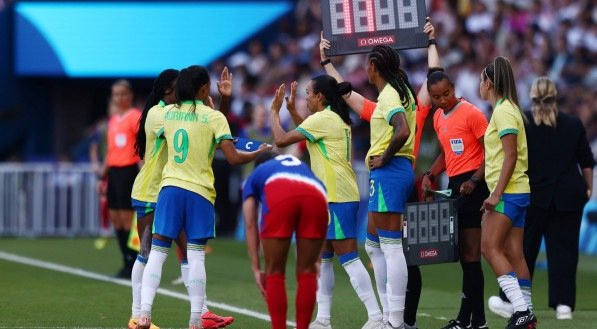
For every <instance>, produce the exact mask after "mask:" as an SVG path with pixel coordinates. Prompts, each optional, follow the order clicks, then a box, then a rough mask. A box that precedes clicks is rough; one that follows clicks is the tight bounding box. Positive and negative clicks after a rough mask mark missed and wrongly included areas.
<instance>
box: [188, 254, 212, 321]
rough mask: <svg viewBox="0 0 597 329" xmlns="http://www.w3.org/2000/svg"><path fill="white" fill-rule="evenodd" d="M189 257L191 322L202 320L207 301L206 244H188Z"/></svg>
mask: <svg viewBox="0 0 597 329" xmlns="http://www.w3.org/2000/svg"><path fill="white" fill-rule="evenodd" d="M187 258H188V260H189V281H188V282H189V288H188V290H189V299H190V301H191V318H190V321H191V322H190V323H195V321H196V319H197V318H198V319H199V320H201V310H202V309H203V304H204V303H205V287H206V283H207V275H206V273H205V245H198V244H192V243H189V244H187Z"/></svg>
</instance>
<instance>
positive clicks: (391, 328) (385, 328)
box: [382, 322, 405, 329]
mask: <svg viewBox="0 0 597 329" xmlns="http://www.w3.org/2000/svg"><path fill="white" fill-rule="evenodd" d="M404 328H405V324H404V323H402V324H401V325H399V326H398V327H394V326H392V325H391V324H390V323H389V322H386V323H385V324H384V326H383V327H382V329H404Z"/></svg>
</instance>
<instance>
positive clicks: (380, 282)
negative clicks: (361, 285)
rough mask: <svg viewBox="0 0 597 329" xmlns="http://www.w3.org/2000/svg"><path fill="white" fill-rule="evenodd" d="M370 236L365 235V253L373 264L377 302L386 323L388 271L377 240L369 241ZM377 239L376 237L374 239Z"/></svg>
mask: <svg viewBox="0 0 597 329" xmlns="http://www.w3.org/2000/svg"><path fill="white" fill-rule="evenodd" d="M369 236H370V234H367V241H366V243H365V251H366V252H367V255H369V259H370V260H371V264H373V274H374V275H375V286H376V288H377V294H378V295H379V301H380V303H381V308H382V314H383V321H384V322H387V321H388V318H389V314H390V313H389V312H390V309H389V308H388V297H387V295H386V279H387V275H388V269H387V267H386V259H385V258H384V256H383V252H382V251H381V248H380V246H379V240H378V241H374V240H372V239H370V237H369ZM375 238H377V237H375Z"/></svg>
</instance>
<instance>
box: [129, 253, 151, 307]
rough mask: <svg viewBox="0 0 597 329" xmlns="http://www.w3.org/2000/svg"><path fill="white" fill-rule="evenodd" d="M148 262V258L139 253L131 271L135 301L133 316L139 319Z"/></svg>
mask: <svg viewBox="0 0 597 329" xmlns="http://www.w3.org/2000/svg"><path fill="white" fill-rule="evenodd" d="M145 264H147V258H145V257H143V256H141V255H137V260H135V264H133V271H132V272H131V288H132V291H133V303H132V311H131V318H133V319H138V318H139V317H140V316H141V287H142V286H143V271H144V270H145Z"/></svg>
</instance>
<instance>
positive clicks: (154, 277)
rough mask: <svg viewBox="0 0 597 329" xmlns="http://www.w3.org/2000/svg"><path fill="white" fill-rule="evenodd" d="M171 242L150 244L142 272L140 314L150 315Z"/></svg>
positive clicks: (155, 241) (158, 241)
mask: <svg viewBox="0 0 597 329" xmlns="http://www.w3.org/2000/svg"><path fill="white" fill-rule="evenodd" d="M170 244H171V242H165V241H161V240H158V239H153V240H152V242H151V251H150V252H149V258H148V259H147V265H145V271H143V284H142V287H141V314H151V307H152V305H153V300H154V299H155V293H156V291H157V289H158V287H159V286H160V280H161V279H162V267H163V265H164V262H165V261H166V258H168V250H169V249H170Z"/></svg>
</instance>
